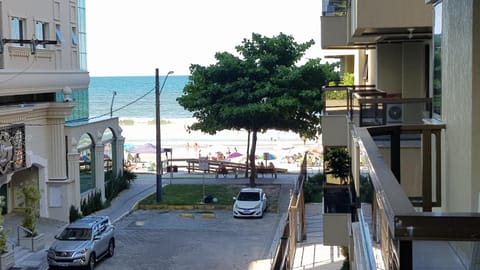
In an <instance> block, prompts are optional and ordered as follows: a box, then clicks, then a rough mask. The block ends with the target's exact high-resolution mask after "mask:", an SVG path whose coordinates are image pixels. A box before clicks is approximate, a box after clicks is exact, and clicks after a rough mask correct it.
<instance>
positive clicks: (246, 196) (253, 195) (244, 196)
mask: <svg viewBox="0 0 480 270" xmlns="http://www.w3.org/2000/svg"><path fill="white" fill-rule="evenodd" d="M237 200H239V201H260V193H258V192H240V194H238V198H237Z"/></svg>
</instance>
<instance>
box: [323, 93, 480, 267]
mask: <svg viewBox="0 0 480 270" xmlns="http://www.w3.org/2000/svg"><path fill="white" fill-rule="evenodd" d="M324 93H325V98H324V105H325V106H324V111H323V116H322V133H323V143H324V149H325V151H328V149H329V148H334V147H342V146H343V147H347V148H348V151H349V154H350V156H351V158H352V162H351V168H352V169H351V173H352V179H353V181H352V185H351V186H348V187H347V186H345V188H346V189H347V188H348V191H349V193H347V192H341V191H339V192H333V193H330V195H334V197H335V198H336V199H334V200H333V202H338V201H342V200H343V199H347V198H350V199H351V202H352V209H351V212H350V213H338V211H336V212H337V213H334V211H331V209H332V207H328V209H325V210H324V212H325V216H324V221H325V224H324V235H325V236H324V237H325V239H326V240H328V241H330V242H329V243H330V244H332V245H344V244H345V243H346V240H348V238H347V237H346V236H345V234H344V235H343V237H342V233H345V231H346V232H347V233H348V235H351V236H352V238H351V239H352V242H353V243H352V242H350V243H347V244H349V246H350V249H353V250H355V252H353V254H354V259H353V261H352V263H354V264H357V266H359V265H362V267H366V265H367V264H368V265H369V266H368V267H370V266H371V264H372V262H375V263H376V264H377V267H380V268H381V269H438V268H442V269H478V267H479V266H480V230H479V229H478V228H480V214H479V213H471V212H466V213H448V212H443V211H442V210H441V209H442V208H441V207H442V205H445V203H444V200H445V198H443V197H442V195H443V194H444V193H445V192H442V181H441V174H442V168H441V160H442V157H441V154H442V153H443V152H444V151H442V149H441V147H442V144H441V141H442V138H441V136H442V130H443V129H444V128H445V125H443V124H437V123H435V122H433V121H430V118H431V100H430V99H429V98H401V97H400V96H395V95H389V94H387V93H386V92H385V91H382V90H380V89H376V86H374V85H369V86H341V85H337V86H331V87H325V88H324ZM333 97H336V98H337V99H334V98H333ZM339 97H341V98H339ZM393 107H397V108H394V109H392V108H393ZM327 167H328V166H325V168H326V170H328V168H327ZM364 175H368V179H370V182H371V187H372V189H373V192H372V193H370V194H373V195H369V196H370V197H371V201H372V203H371V204H361V203H360V200H359V198H361V197H362V196H364V195H365V191H366V190H365V188H364V185H363V184H362V182H361V180H362V179H361V178H362V176H364ZM327 182H328V181H327ZM337 188H340V186H337ZM370 192H371V190H370ZM326 194H327V192H326ZM345 194H349V195H348V196H344V195H345ZM330 195H329V196H330ZM329 202H330V203H331V202H332V200H331V198H327V197H326V198H325V203H326V204H327V205H328V204H329ZM442 202H443V204H442ZM334 208H335V209H338V207H337V206H335V207H334ZM366 210H367V211H366ZM343 212H346V211H343ZM342 214H343V216H339V215H342ZM329 220H330V221H331V222H330V223H328V221H329ZM365 220H368V224H366V222H367V221H365ZM370 232H371V235H370ZM329 237H330V238H329ZM359 250H360V252H358V251H359ZM366 250H367V251H368V252H365V251H366ZM373 254H375V255H373ZM358 256H360V257H358ZM373 257H375V258H376V259H374V258H373ZM365 269H371V268H365Z"/></svg>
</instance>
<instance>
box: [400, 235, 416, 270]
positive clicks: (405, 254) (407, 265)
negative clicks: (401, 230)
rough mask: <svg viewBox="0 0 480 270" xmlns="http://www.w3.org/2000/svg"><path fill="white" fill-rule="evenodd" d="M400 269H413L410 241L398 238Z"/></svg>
mask: <svg viewBox="0 0 480 270" xmlns="http://www.w3.org/2000/svg"><path fill="white" fill-rule="evenodd" d="M399 242H400V252H399V253H400V256H399V257H400V258H399V260H400V269H401V270H412V269H413V254H412V253H413V250H412V241H409V240H400V241H399Z"/></svg>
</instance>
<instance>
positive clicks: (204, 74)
mask: <svg viewBox="0 0 480 270" xmlns="http://www.w3.org/2000/svg"><path fill="white" fill-rule="evenodd" d="M313 44H314V42H313V40H311V41H308V42H306V43H301V44H299V43H297V42H295V40H294V39H293V37H291V36H289V35H285V34H283V33H280V34H279V35H278V36H274V37H265V36H262V35H260V34H255V33H253V34H252V38H251V39H250V40H249V39H244V40H243V41H242V44H241V45H239V46H237V47H236V52H237V54H236V55H234V54H231V53H228V52H221V53H216V54H215V59H216V61H217V62H216V63H215V64H213V65H210V66H201V65H196V64H192V65H191V66H190V72H191V77H190V81H189V82H188V83H187V85H186V86H185V88H184V89H183V95H182V96H181V97H179V98H177V101H178V103H179V104H180V105H181V106H183V107H184V108H185V109H187V110H188V111H191V112H193V116H194V117H195V118H196V119H197V122H196V123H194V124H193V125H192V126H190V128H191V129H192V130H201V131H202V132H206V133H209V134H215V133H216V132H217V131H221V130H225V129H233V130H241V129H244V130H247V131H248V134H249V138H248V143H250V135H251V148H250V151H249V150H248V148H247V152H248V151H249V152H250V154H249V155H248V156H249V161H250V164H255V151H256V143H257V134H258V132H265V131H267V130H268V129H276V130H283V131H294V132H297V133H298V134H299V135H300V136H304V137H306V138H313V137H314V136H316V135H317V130H318V126H319V124H320V118H319V114H320V112H321V110H322V100H321V97H322V93H321V89H322V85H324V83H325V81H326V80H333V79H338V74H337V73H336V72H334V68H335V66H336V65H334V64H320V60H319V59H310V60H308V61H306V63H304V64H303V65H298V63H299V61H300V60H301V59H302V57H303V56H304V54H305V51H306V50H307V49H309V48H310V47H311V46H312V45H313ZM247 165H248V164H247ZM251 167H252V169H251V170H252V171H251V172H252V173H251V175H250V185H251V186H255V175H256V173H255V166H251Z"/></svg>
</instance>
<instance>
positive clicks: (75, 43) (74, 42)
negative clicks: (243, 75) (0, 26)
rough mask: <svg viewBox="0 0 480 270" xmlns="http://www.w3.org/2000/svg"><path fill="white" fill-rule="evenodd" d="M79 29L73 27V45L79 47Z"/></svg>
mask: <svg viewBox="0 0 480 270" xmlns="http://www.w3.org/2000/svg"><path fill="white" fill-rule="evenodd" d="M76 32H77V29H76V28H75V27H72V43H73V45H78V37H77V33H76Z"/></svg>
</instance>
